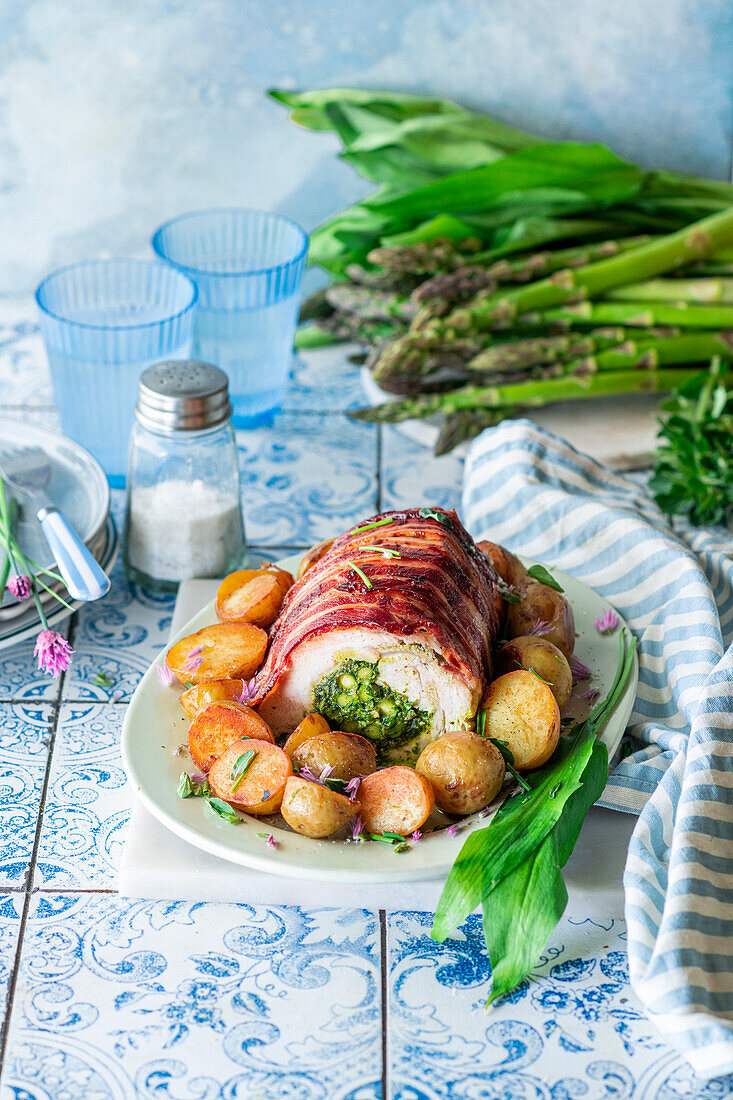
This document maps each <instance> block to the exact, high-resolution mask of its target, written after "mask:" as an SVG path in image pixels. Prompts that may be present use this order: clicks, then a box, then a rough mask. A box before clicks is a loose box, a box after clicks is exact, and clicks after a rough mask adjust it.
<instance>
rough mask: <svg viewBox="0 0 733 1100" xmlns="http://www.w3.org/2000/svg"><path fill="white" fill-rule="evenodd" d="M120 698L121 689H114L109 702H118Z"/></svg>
mask: <svg viewBox="0 0 733 1100" xmlns="http://www.w3.org/2000/svg"><path fill="white" fill-rule="evenodd" d="M121 698H122V692H121V691H120V690H119V689H118V690H117V691H115V692H114V694H113V695H112V699H111V702H113V703H119V701H120V699H121Z"/></svg>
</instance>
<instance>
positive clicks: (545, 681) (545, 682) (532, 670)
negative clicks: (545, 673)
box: [527, 668, 552, 687]
mask: <svg viewBox="0 0 733 1100" xmlns="http://www.w3.org/2000/svg"><path fill="white" fill-rule="evenodd" d="M527 672H531V673H532V675H533V676H536V677H537V679H538V680H539V681H540V683H542V684H544V685H545V687H552V685H551V684H548V682H547V680H543V679H542V677H541V676H540V674H539V672H535V670H534V669H533V668H528V669H527Z"/></svg>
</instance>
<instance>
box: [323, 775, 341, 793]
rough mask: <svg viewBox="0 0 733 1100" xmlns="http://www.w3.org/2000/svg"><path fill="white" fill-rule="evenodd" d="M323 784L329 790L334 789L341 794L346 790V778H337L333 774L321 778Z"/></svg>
mask: <svg viewBox="0 0 733 1100" xmlns="http://www.w3.org/2000/svg"><path fill="white" fill-rule="evenodd" d="M323 783H324V786H326V787H328V789H329V791H336V793H337V794H343V793H344V791H345V790H346V780H345V779H337V778H336V777H335V776H334V777H333V778H332V779H331V778H329V779H324V780H323Z"/></svg>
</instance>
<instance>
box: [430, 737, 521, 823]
mask: <svg viewBox="0 0 733 1100" xmlns="http://www.w3.org/2000/svg"><path fill="white" fill-rule="evenodd" d="M415 771H416V772H417V773H418V775H423V776H424V777H425V778H426V779H427V780H428V782H429V783H430V786H431V787H432V788H433V793H434V794H435V801H436V802H437V804H438V805H439V806H440V808H441V810H445V812H446V813H448V814H472V813H475V812H476V810H482V809H483V808H484V806H488V804H489V803H490V802H493V800H494V799H495V798H496V796H497V794H498V793H499V791H500V790H501V788H502V784H503V782H504V775H505V773H506V768H505V766H504V758H503V756H502V755H501V753H500V752H499V750H498V749H497V747H496V745H492V744H491V742H490V741H487V740H486V738H485V737H481V736H480V735H479V734H478V733H474V732H473V731H472V730H455V731H454V732H452V733H444V734H443V735H442V736H441V737H438V738H437V740H435V741H433V742H431V744H429V745H426V747H425V748H424V749H423V751H422V752H421V753H420V756H419V757H418V761H417V764H416V765H415Z"/></svg>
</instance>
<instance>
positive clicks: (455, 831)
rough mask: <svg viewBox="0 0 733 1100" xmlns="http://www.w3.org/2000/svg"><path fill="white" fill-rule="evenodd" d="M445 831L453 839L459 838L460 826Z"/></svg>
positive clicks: (451, 826)
mask: <svg viewBox="0 0 733 1100" xmlns="http://www.w3.org/2000/svg"><path fill="white" fill-rule="evenodd" d="M445 831H446V833H447V835H448V836H449V837H450V838H451V839H452V838H453V837H454V836H458V826H457V825H449V826H448V828H447V829H446V830H445Z"/></svg>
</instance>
